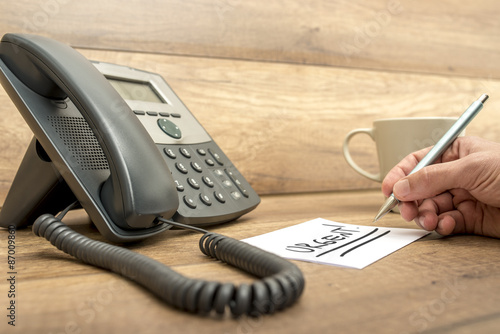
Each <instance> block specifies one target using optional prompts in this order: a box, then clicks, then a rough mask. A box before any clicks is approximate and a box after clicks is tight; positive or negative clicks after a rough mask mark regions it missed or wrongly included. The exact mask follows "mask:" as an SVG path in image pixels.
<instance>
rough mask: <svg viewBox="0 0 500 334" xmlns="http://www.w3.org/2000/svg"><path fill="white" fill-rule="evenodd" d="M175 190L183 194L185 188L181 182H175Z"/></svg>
mask: <svg viewBox="0 0 500 334" xmlns="http://www.w3.org/2000/svg"><path fill="white" fill-rule="evenodd" d="M174 182H175V188H176V189H177V191H178V192H183V191H184V186H183V185H182V184H180V182H179V181H177V180H175V181H174Z"/></svg>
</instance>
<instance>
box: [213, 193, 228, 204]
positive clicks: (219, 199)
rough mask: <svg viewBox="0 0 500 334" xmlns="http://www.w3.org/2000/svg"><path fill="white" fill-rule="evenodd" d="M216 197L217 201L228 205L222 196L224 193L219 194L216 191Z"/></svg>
mask: <svg viewBox="0 0 500 334" xmlns="http://www.w3.org/2000/svg"><path fill="white" fill-rule="evenodd" d="M214 196H215V199H217V200H218V201H219V202H221V203H223V204H224V203H226V198H225V197H224V195H222V193H220V192H218V191H214Z"/></svg>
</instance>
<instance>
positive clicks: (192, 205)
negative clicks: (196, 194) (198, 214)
mask: <svg viewBox="0 0 500 334" xmlns="http://www.w3.org/2000/svg"><path fill="white" fill-rule="evenodd" d="M183 200H184V203H186V205H187V206H188V207H190V208H191V209H196V202H195V201H194V200H193V199H192V198H190V197H187V196H184V197H183Z"/></svg>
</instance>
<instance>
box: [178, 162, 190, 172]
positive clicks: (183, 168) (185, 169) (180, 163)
mask: <svg viewBox="0 0 500 334" xmlns="http://www.w3.org/2000/svg"><path fill="white" fill-rule="evenodd" d="M175 168H177V170H178V171H179V172H181V173H182V174H187V173H188V170H187V168H186V167H185V166H184V164H183V163H182V162H176V163H175Z"/></svg>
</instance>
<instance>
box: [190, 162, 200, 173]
mask: <svg viewBox="0 0 500 334" xmlns="http://www.w3.org/2000/svg"><path fill="white" fill-rule="evenodd" d="M191 167H193V169H194V170H195V171H197V172H198V173H201V172H202V171H203V169H202V168H201V166H200V164H199V163H197V162H195V161H193V162H191Z"/></svg>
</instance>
